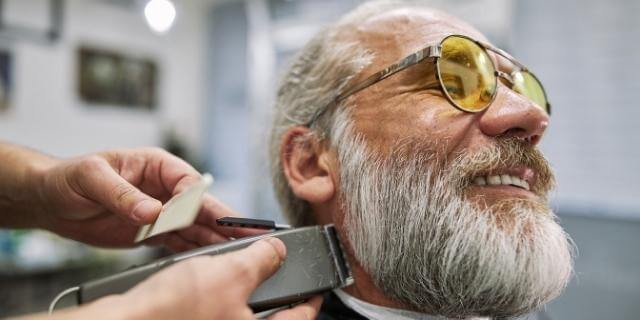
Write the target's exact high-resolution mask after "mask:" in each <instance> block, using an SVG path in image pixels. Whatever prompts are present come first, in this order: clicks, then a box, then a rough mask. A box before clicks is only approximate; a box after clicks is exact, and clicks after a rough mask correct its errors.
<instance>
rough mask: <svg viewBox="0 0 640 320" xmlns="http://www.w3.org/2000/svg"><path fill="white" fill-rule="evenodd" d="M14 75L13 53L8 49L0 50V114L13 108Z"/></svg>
mask: <svg viewBox="0 0 640 320" xmlns="http://www.w3.org/2000/svg"><path fill="white" fill-rule="evenodd" d="M12 73H13V70H12V58H11V52H10V51H9V50H6V49H0V113H3V112H6V111H7V110H9V108H10V107H11V106H10V105H11V95H12V92H13V79H12V76H13V75H12Z"/></svg>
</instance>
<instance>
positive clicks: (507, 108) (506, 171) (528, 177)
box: [332, 10, 571, 317]
mask: <svg viewBox="0 0 640 320" xmlns="http://www.w3.org/2000/svg"><path fill="white" fill-rule="evenodd" d="M355 34H356V35H357V37H358V39H359V40H360V42H361V43H362V44H364V45H365V46H366V47H367V49H369V50H370V51H371V52H373V53H374V54H375V58H374V59H373V62H372V64H371V65H369V66H368V67H367V68H365V69H364V70H363V71H362V72H360V73H359V75H358V77H357V78H356V79H354V80H353V81H354V82H357V81H359V80H362V79H363V78H365V77H366V76H368V75H370V74H373V73H375V72H377V71H379V70H381V69H383V68H385V67H387V66H388V65H390V64H392V63H394V62H395V61H397V60H399V59H401V58H403V57H405V56H406V55H408V54H411V53H413V52H415V51H417V50H419V49H421V48H423V47H425V46H427V45H432V44H436V43H438V42H439V41H440V40H442V39H443V38H444V37H445V36H447V35H449V34H462V35H468V36H470V37H472V38H476V39H481V40H484V39H483V37H482V35H481V34H480V33H479V32H477V31H475V30H474V29H472V28H471V27H469V26H467V25H466V24H464V23H462V22H460V21H458V20H456V19H454V18H451V17H448V16H445V15H442V14H440V13H434V12H433V11H426V10H425V11H421V10H410V11H409V10H397V11H393V12H389V13H386V14H384V15H381V16H377V17H376V18H375V19H371V20H370V21H368V23H365V24H364V25H361V26H360V27H359V29H357V30H356V31H355ZM492 57H493V58H494V59H496V57H495V56H492ZM496 65H498V66H501V67H504V66H505V64H504V61H499V60H498V59H496ZM504 71H508V70H504ZM434 72H435V69H434V65H433V63H429V62H425V63H421V64H419V65H415V66H413V67H411V68H409V69H407V70H404V71H402V72H400V73H398V74H396V75H394V76H392V77H390V78H387V79H385V80H383V81H380V82H378V83H377V84H375V85H373V86H371V87H369V88H367V89H365V90H363V91H361V92H360V93H358V94H356V95H354V96H352V97H351V98H350V99H349V101H348V104H350V105H353V106H352V107H350V108H349V107H347V108H348V112H349V119H350V120H351V121H352V122H351V126H349V127H348V130H346V131H343V132H337V133H334V136H333V137H332V139H333V141H332V143H333V144H334V146H336V149H337V153H338V158H339V159H338V163H339V166H340V173H339V177H336V180H339V181H340V197H341V205H342V208H343V210H344V220H342V219H341V218H340V217H339V218H337V219H335V220H336V221H338V222H340V221H344V223H343V225H342V229H343V232H344V234H346V235H347V238H348V239H349V242H350V244H351V247H352V249H353V253H354V256H355V258H356V260H357V261H358V263H359V264H361V265H362V267H363V268H364V269H365V270H366V271H367V272H368V273H369V275H370V276H371V278H372V279H373V282H374V283H375V285H376V286H378V287H379V288H380V289H381V290H382V291H383V293H384V294H385V295H387V296H389V297H390V298H392V299H395V300H396V301H399V302H400V303H402V304H404V305H406V306H407V307H410V308H412V309H416V310H419V311H424V312H429V313H434V314H440V315H445V316H451V317H465V316H478V315H481V316H512V315H518V314H522V313H526V312H529V311H531V310H532V309H534V308H536V307H539V306H540V305H541V304H543V303H545V302H547V301H548V300H550V299H551V298H553V297H555V296H556V295H557V294H559V292H560V291H561V290H562V288H563V287H564V286H565V285H566V282H567V281H568V279H569V276H570V274H571V257H570V249H569V248H570V246H569V243H568V241H567V238H566V235H565V234H564V232H563V231H562V229H561V228H560V227H559V226H558V225H557V223H556V222H555V219H554V217H555V216H554V215H553V213H552V212H551V210H550V209H549V207H548V204H547V199H546V196H547V192H548V191H549V189H550V188H551V186H552V183H553V175H552V173H551V170H550V169H549V166H548V164H547V162H546V160H544V158H543V157H542V155H541V154H540V152H539V151H538V150H537V148H536V147H535V145H536V144H537V143H538V141H539V140H540V138H541V136H542V134H543V132H544V130H545V128H546V127H547V124H548V121H549V119H548V115H547V114H546V113H545V112H544V111H543V110H542V109H541V108H539V107H537V106H535V105H534V104H533V102H531V101H529V100H528V99H527V98H525V97H523V96H521V95H519V94H517V93H515V92H513V91H511V90H510V89H508V88H507V87H505V86H504V85H500V86H499V89H498V94H497V97H496V99H495V100H494V102H493V103H492V104H491V106H490V107H489V108H488V109H486V110H485V111H483V112H480V113H465V112H462V111H460V110H457V109H455V108H454V107H452V106H451V104H450V103H449V102H448V101H447V100H446V99H445V98H444V96H443V93H442V92H441V91H439V90H438V89H428V88H432V86H429V84H431V83H432V81H433V79H435V75H434ZM505 176H506V177H508V178H504V177H505ZM496 177H498V178H497V179H498V182H497V184H495V185H482V183H481V182H479V181H480V180H481V179H479V178H482V179H485V182H487V180H492V181H491V182H495V179H496ZM512 178H517V179H520V180H522V181H526V184H528V186H529V187H527V186H526V185H525V186H523V184H522V183H513V184H512V183H508V179H512ZM505 181H507V182H505Z"/></svg>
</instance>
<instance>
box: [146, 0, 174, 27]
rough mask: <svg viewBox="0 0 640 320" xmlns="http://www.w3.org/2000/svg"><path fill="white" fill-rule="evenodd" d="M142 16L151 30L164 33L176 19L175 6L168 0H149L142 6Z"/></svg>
mask: <svg viewBox="0 0 640 320" xmlns="http://www.w3.org/2000/svg"><path fill="white" fill-rule="evenodd" d="M144 17H145V19H146V20H147V24H148V25H149V27H150V28H151V30H153V31H154V32H157V33H165V32H167V31H169V29H171V26H172V25H173V22H174V20H175V19H176V7H175V6H174V5H173V2H171V1H169V0H150V1H149V2H147V5H146V6H145V7H144Z"/></svg>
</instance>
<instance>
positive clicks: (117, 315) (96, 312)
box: [51, 295, 144, 320]
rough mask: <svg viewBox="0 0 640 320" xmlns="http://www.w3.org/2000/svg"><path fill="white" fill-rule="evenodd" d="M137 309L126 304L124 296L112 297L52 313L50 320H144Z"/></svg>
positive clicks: (131, 304) (133, 305)
mask: <svg viewBox="0 0 640 320" xmlns="http://www.w3.org/2000/svg"><path fill="white" fill-rule="evenodd" d="M136 308H137V307H136V306H135V304H133V303H127V301H125V299H124V296H122V295H112V296H107V297H104V298H102V299H100V300H97V301H95V302H92V303H90V304H88V305H83V306H81V307H79V308H75V309H69V310H62V311H60V312H56V313H53V315H52V317H51V318H52V319H56V320H57V319H71V320H73V319H91V320H102V319H129V320H133V319H144V318H141V317H140V316H139V315H140V314H139V312H137V311H136V310H135V309H136Z"/></svg>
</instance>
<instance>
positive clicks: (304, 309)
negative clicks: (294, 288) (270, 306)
mask: <svg viewBox="0 0 640 320" xmlns="http://www.w3.org/2000/svg"><path fill="white" fill-rule="evenodd" d="M320 306H322V296H315V297H313V298H311V300H309V301H307V302H305V303H302V304H299V305H297V306H295V307H293V308H291V309H287V310H283V311H279V312H277V313H276V314H274V315H272V316H271V317H269V318H268V319H269V320H293V319H295V320H298V319H299V320H312V319H315V318H316V316H318V312H320Z"/></svg>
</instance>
